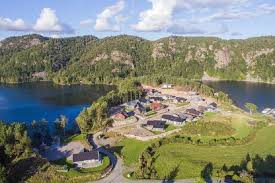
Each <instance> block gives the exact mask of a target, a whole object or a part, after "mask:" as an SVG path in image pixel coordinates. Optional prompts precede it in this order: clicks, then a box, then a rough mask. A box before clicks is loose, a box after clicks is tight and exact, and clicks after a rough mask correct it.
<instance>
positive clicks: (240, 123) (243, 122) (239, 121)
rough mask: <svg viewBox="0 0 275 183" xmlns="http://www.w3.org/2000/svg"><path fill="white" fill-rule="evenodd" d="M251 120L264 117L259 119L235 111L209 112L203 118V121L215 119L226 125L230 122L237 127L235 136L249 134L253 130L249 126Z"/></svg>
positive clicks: (239, 136)
mask: <svg viewBox="0 0 275 183" xmlns="http://www.w3.org/2000/svg"><path fill="white" fill-rule="evenodd" d="M249 120H255V121H260V120H263V118H259V119H258V118H255V117H252V116H249V115H248V114H246V113H244V112H241V111H235V112H234V113H230V114H224V113H214V112H207V113H205V115H204V117H203V119H202V121H206V122H213V121H214V122H219V123H223V124H225V125H228V124H229V125H230V126H231V127H232V128H234V129H235V132H234V133H235V134H234V135H233V136H234V137H237V138H244V137H246V136H248V135H249V133H250V132H251V128H250V127H249V126H248V123H247V122H248V121H249Z"/></svg>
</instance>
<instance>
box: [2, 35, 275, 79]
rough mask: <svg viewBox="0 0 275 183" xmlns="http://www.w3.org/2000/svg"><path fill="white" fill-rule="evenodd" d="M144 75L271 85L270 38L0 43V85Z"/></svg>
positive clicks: (273, 48) (274, 67)
mask: <svg viewBox="0 0 275 183" xmlns="http://www.w3.org/2000/svg"><path fill="white" fill-rule="evenodd" d="M144 75H168V76H169V75H171V76H179V77H183V78H188V79H211V80H213V79H226V80H248V81H261V82H274V83H275V37H258V38H250V39H245V40H222V39H219V38H214V37H174V36H173V37H167V38H162V39H159V40H157V41H148V40H145V39H142V38H139V37H134V36H127V35H122V36H115V37H107V38H104V39H98V38H96V37H94V36H82V37H73V38H61V39H53V38H46V37H42V36H40V35H36V34H33V35H25V36H20V37H11V38H7V39H5V40H2V41H1V42H0V78H1V82H9V83H12V82H25V81H32V80H41V79H44V80H53V81H54V82H56V83H59V84H72V83H110V82H112V81H113V80H114V79H117V78H125V77H127V76H144Z"/></svg>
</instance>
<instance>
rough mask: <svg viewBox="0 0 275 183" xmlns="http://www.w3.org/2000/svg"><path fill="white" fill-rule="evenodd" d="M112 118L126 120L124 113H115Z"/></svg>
mask: <svg viewBox="0 0 275 183" xmlns="http://www.w3.org/2000/svg"><path fill="white" fill-rule="evenodd" d="M113 118H115V119H126V118H127V115H126V114H124V113H116V114H115V115H113Z"/></svg>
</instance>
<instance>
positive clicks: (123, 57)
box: [111, 50, 134, 68]
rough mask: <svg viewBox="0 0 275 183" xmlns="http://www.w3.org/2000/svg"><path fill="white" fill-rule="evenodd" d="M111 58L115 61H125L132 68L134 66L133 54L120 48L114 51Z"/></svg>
mask: <svg viewBox="0 0 275 183" xmlns="http://www.w3.org/2000/svg"><path fill="white" fill-rule="evenodd" d="M111 59H112V61H113V62H114V63H123V64H127V65H130V66H131V67H132V68H134V64H133V59H132V57H131V55H128V54H127V53H124V52H121V51H118V50H115V51H112V53H111Z"/></svg>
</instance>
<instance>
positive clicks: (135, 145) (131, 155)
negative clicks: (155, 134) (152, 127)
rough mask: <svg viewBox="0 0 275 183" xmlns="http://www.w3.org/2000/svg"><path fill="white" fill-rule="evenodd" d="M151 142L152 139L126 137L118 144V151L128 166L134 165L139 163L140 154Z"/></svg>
mask: <svg viewBox="0 0 275 183" xmlns="http://www.w3.org/2000/svg"><path fill="white" fill-rule="evenodd" d="M151 143H152V142H151V141H149V142H143V141H139V140H135V139H128V138H125V139H123V140H121V141H120V142H119V143H118V144H117V146H116V149H117V151H116V152H117V153H118V154H120V155H122V156H123V160H124V163H125V165H126V166H134V165H135V164H137V163H138V159H139V155H140V154H141V153H142V152H143V151H144V150H145V148H146V147H147V146H148V145H150V144H151Z"/></svg>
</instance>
